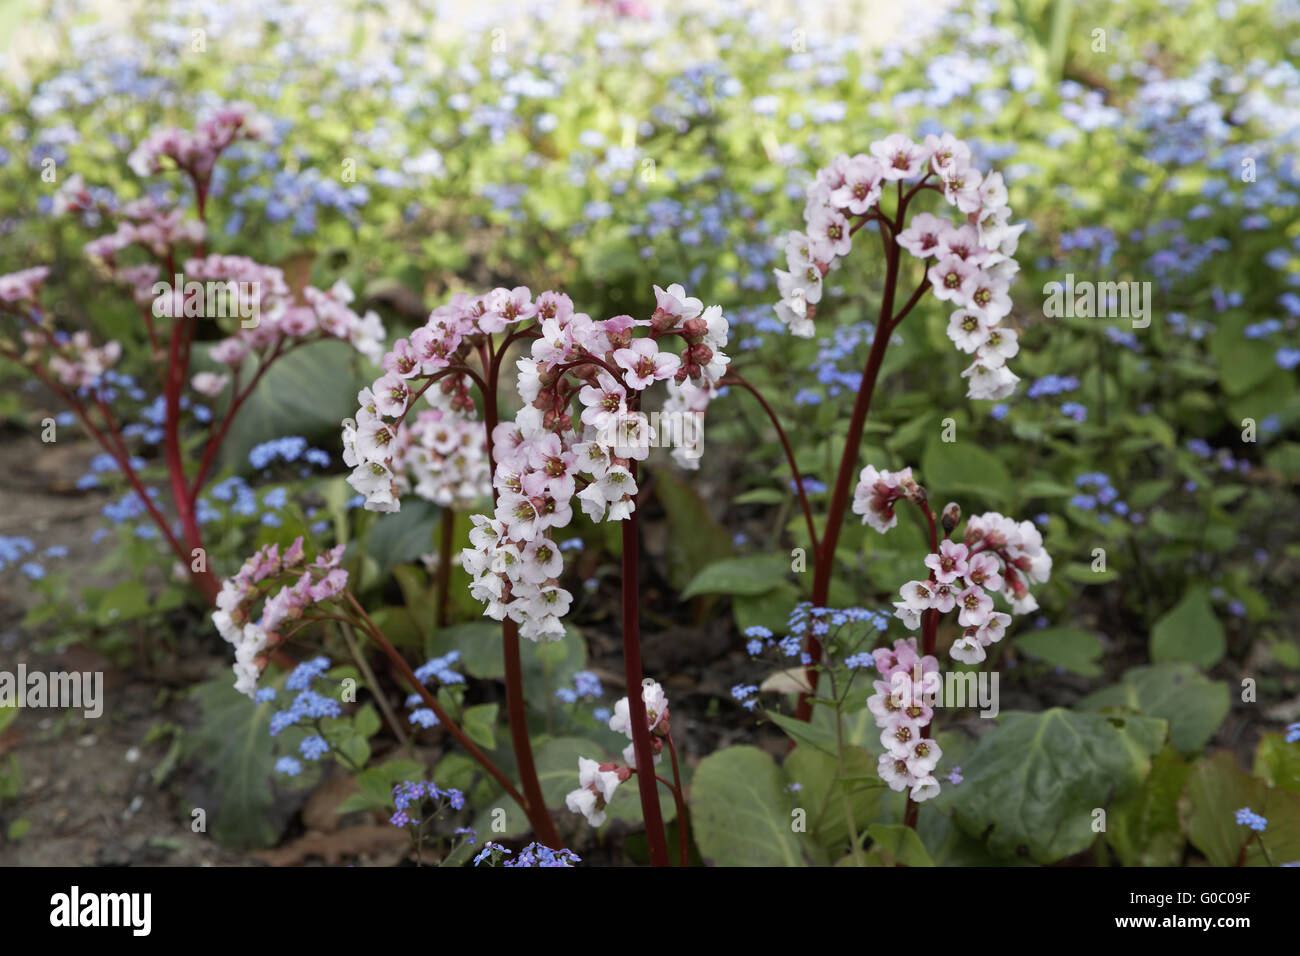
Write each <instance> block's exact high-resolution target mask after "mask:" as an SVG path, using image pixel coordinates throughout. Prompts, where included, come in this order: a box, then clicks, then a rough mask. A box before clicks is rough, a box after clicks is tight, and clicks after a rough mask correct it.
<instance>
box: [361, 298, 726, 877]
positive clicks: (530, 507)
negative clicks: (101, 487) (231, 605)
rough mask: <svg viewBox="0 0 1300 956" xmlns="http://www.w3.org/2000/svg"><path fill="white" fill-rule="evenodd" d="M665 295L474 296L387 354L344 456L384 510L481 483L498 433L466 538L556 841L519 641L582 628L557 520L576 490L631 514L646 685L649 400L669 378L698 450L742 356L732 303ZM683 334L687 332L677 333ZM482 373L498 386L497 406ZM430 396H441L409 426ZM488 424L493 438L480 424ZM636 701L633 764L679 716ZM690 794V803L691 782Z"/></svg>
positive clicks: (657, 833)
mask: <svg viewBox="0 0 1300 956" xmlns="http://www.w3.org/2000/svg"><path fill="white" fill-rule="evenodd" d="M655 297H656V305H655V308H654V310H653V312H652V313H651V314H650V316H649V317H648V318H645V319H635V318H633V317H632V316H629V315H621V316H615V317H613V318H610V319H603V320H598V319H593V318H591V317H590V316H588V315H586V314H583V313H580V312H577V311H575V309H574V305H573V302H572V301H571V300H570V299H569V297H568V296H566V295H564V294H562V293H558V292H543V293H542V294H540V295H539V296H537V297H536V298H535V299H534V298H533V296H532V294H531V292H530V291H529V290H528V289H527V288H523V287H518V288H514V289H504V288H502V289H496V290H494V291H493V292H491V293H489V294H487V295H485V296H478V297H475V296H468V295H458V296H456V297H454V298H453V299H452V301H451V302H450V303H448V304H447V305H445V306H441V307H439V308H437V309H435V310H434V311H433V313H432V314H431V315H430V317H429V321H428V323H427V324H426V325H425V326H423V327H422V328H420V329H417V330H416V331H415V332H413V333H412V334H411V335H410V337H409V338H403V339H400V340H398V342H397V343H396V344H395V345H394V347H393V349H392V351H390V352H389V353H388V354H386V355H385V356H384V357H383V359H382V362H381V364H382V366H383V368H384V369H386V370H387V371H386V374H384V375H383V376H381V377H380V378H379V379H377V380H376V381H375V382H374V384H373V385H372V386H371V387H369V388H366V389H363V390H362V392H361V393H360V395H359V396H358V401H359V404H360V408H359V409H358V411H357V415H356V418H355V419H349V420H348V421H347V422H345V423H344V428H343V445H344V460H345V462H346V463H347V464H348V465H349V467H351V468H353V471H352V474H351V475H349V477H348V481H349V483H350V484H351V485H352V486H353V488H355V489H356V490H357V491H358V492H359V493H360V494H362V495H363V496H364V498H365V507H366V508H367V509H369V510H373V511H383V512H392V511H397V510H398V509H399V508H400V500H401V496H402V495H403V494H404V493H406V492H407V491H414V492H415V493H416V494H418V495H421V496H423V497H427V498H430V499H431V500H434V501H437V502H439V503H440V504H443V505H444V506H449V505H452V504H463V503H464V502H465V501H466V500H470V499H472V498H473V497H474V496H475V493H476V491H477V490H478V488H479V480H480V477H481V475H482V470H481V468H480V452H479V450H478V449H482V448H484V447H486V443H488V442H490V451H489V452H488V454H487V461H488V463H489V465H490V468H491V479H492V480H491V493H492V498H493V502H494V508H493V512H492V514H491V515H487V514H476V515H474V516H473V517H472V521H473V525H474V529H473V531H472V532H471V533H470V544H471V545H472V547H470V548H467V549H465V550H464V552H463V555H462V563H463V565H464V567H465V568H466V570H467V571H469V572H470V574H471V577H472V581H471V585H470V591H471V594H472V595H473V596H474V597H475V598H476V599H477V600H479V601H481V602H482V603H483V604H484V605H485V609H484V614H485V615H486V616H488V617H491V618H493V619H495V620H498V621H501V622H502V634H503V645H504V653H505V661H506V668H505V670H506V673H505V679H506V695H507V708H508V712H509V723H510V729H511V737H512V742H513V744H514V750H515V757H516V762H517V765H518V770H519V773H520V776H521V778H522V782H523V790H524V801H523V804H524V808H525V811H526V812H527V813H528V815H529V819H530V821H531V822H532V823H533V825H534V827H535V829H536V831H537V833H538V834H539V835H540V836H542V837H543V839H544V840H545V841H546V842H548V843H553V845H556V846H558V843H554V841H555V840H556V839H557V837H556V835H555V831H554V825H553V823H552V822H551V821H550V819H549V817H548V816H547V814H546V809H545V805H544V802H543V799H542V795H541V789H540V785H539V783H538V781H537V775H536V771H535V769H534V765H533V756H532V751H531V748H530V744H529V739H528V730H527V726H526V723H525V713H524V702H523V687H522V678H521V667H520V656H519V639H520V637H523V638H526V639H529V640H532V641H550V640H557V639H559V638H561V637H563V636H564V625H563V618H564V616H565V614H566V613H567V612H568V610H569V606H570V604H571V602H572V600H573V597H572V595H571V594H570V592H568V591H567V590H566V589H564V588H563V587H561V586H560V583H559V577H560V575H561V573H562V571H563V567H564V562H563V557H562V551H561V548H560V545H559V543H557V542H556V541H555V539H554V538H553V536H552V532H553V531H554V530H555V529H558V528H564V527H566V526H568V525H569V524H570V522H571V521H572V520H573V518H574V513H575V498H576V499H577V506H578V507H579V508H580V510H581V511H582V513H583V514H585V515H586V516H587V517H588V518H590V519H591V520H592V521H596V522H600V521H622V522H623V523H624V524H623V560H624V576H623V582H624V583H623V647H624V660H625V667H626V676H627V682H628V686H629V687H640V686H641V685H642V680H643V677H642V673H641V653H640V642H639V632H638V618H637V613H638V605H639V595H638V590H637V574H636V567H637V553H638V547H639V544H638V538H637V518H636V510H637V494H638V486H637V465H638V462H641V461H644V460H645V458H646V457H647V456H648V455H649V452H650V448H651V447H652V445H653V444H654V443H655V442H656V440H657V438H658V436H657V435H656V430H655V429H654V428H653V427H652V425H651V420H650V418H649V417H648V416H647V415H646V413H645V412H644V411H643V410H642V404H643V398H644V395H645V393H646V391H647V390H648V389H650V388H651V386H653V385H654V384H655V383H657V382H664V383H665V388H666V390H667V397H666V400H665V402H664V410H665V415H664V417H662V418H661V419H660V420H661V421H678V420H681V419H686V420H689V421H690V422H691V423H692V424H691V426H690V427H689V428H688V427H685V426H683V427H682V428H681V432H680V433H679V434H680V435H682V436H683V437H684V433H685V432H686V431H688V430H689V431H690V432H691V434H692V436H694V437H693V438H691V437H687V438H685V440H684V441H682V442H680V443H679V445H678V447H677V449H676V452H677V453H678V456H679V460H681V461H683V462H685V463H687V464H693V463H694V459H695V458H697V457H698V450H699V441H698V434H699V428H698V420H699V417H700V416H702V415H703V413H704V410H705V409H706V408H707V405H708V402H709V401H710V399H711V398H712V397H713V395H714V394H716V391H717V385H718V382H719V381H720V380H721V379H722V377H723V375H724V374H725V373H726V370H727V366H728V363H729V359H728V358H727V356H726V354H725V353H724V352H723V348H724V347H725V346H726V344H727V333H728V323H727V320H726V318H725V317H724V316H723V314H722V309H721V307H719V306H712V307H710V308H708V309H705V308H704V305H703V303H701V302H700V301H699V300H698V299H694V298H692V297H690V296H689V295H687V293H686V291H685V290H684V289H683V288H682V287H681V286H679V285H670V286H669V287H668V288H667V289H666V290H665V289H661V288H659V287H658V286H656V287H655ZM640 330H644V334H639V332H640ZM674 338H675V339H678V340H680V345H679V347H678V346H675V347H673V348H671V349H665V348H662V347H661V342H666V341H669V340H672V339H674ZM525 342H526V343H529V354H528V355H527V357H522V358H518V359H517V360H516V361H515V366H516V375H515V380H516V389H517V392H518V396H519V399H520V402H521V407H520V410H519V411H518V413H517V414H516V416H515V418H514V420H513V421H506V422H502V421H500V414H499V411H498V395H497V392H498V386H499V382H500V377H501V372H502V370H503V368H504V367H505V363H506V362H507V361H508V360H509V357H510V355H512V354H513V352H512V347H513V346H516V343H525ZM471 385H472V386H476V387H477V389H478V392H479V395H480V398H481V399H482V402H483V410H482V418H481V419H480V418H478V407H477V403H476V402H475V400H474V398H473V395H472V394H471ZM421 398H424V399H425V401H426V403H427V404H429V405H430V406H431V407H430V408H429V409H427V410H423V411H420V412H418V413H417V415H416V420H415V422H414V424H411V425H408V424H407V418H408V416H409V414H410V412H411V409H412V408H413V407H414V405H415V404H416V402H417V401H418V400H419V399H421ZM475 423H477V425H478V426H479V427H481V429H482V432H481V434H482V439H481V441H482V443H480V440H476V439H474V438H472V437H471V436H472V434H473V431H474V428H475ZM448 525H449V523H448V522H446V521H445V522H444V527H447V526H448ZM445 540H446V539H445ZM449 566H450V555H448V554H446V553H444V554H443V555H442V560H441V563H440V568H442V569H445V568H447V567H449ZM443 573H444V577H443V581H444V582H445V571H444V572H443ZM656 686H657V685H656ZM629 700H630V703H629V704H628V705H626V707H627V711H628V717H627V721H626V726H625V728H624V729H626V731H627V732H628V734H629V736H630V737H631V739H632V748H631V751H630V752H629V756H628V763H629V764H633V765H635V766H640V767H651V766H653V763H654V759H653V758H654V757H655V755H657V753H658V751H659V749H660V748H661V747H662V743H660V744H659V745H658V746H656V745H655V743H654V742H653V741H652V739H651V738H652V735H653V732H654V731H655V730H656V728H658V729H660V730H663V731H665V732H666V727H667V723H666V719H664V720H663V722H662V724H661V723H659V718H666V714H665V713H664V712H663V710H660V711H659V712H658V715H657V717H656V720H655V721H653V722H647V708H646V703H645V701H644V699H643V698H642V697H641V696H638V695H635V694H633V695H631V696H630V698H629ZM627 772H629V771H626V770H625V771H624V773H625V776H624V779H626V773H627ZM602 779H606V778H602ZM639 784H640V788H641V800H642V809H643V812H644V814H645V819H646V826H647V831H648V833H649V844H650V852H651V857H652V859H653V860H654V861H655V862H656V863H666V862H667V848H666V839H665V836H664V830H663V823H662V817H661V814H660V811H659V803H658V796H657V793H656V791H655V786H656V783H655V780H654V778H653V777H652V776H651V775H649V774H645V775H642V776H641V777H640V779H639ZM607 789H608V787H607ZM609 792H611V793H612V790H609ZM674 794H675V797H676V799H677V800H678V802H679V803H680V802H681V800H682V794H681V788H680V781H678V782H677V783H676V784H675V785H674ZM589 809H590V808H589Z"/></svg>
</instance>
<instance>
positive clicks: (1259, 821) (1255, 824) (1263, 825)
mask: <svg viewBox="0 0 1300 956" xmlns="http://www.w3.org/2000/svg"><path fill="white" fill-rule="evenodd" d="M1237 823H1238V824H1240V825H1241V826H1243V827H1250V828H1251V829H1252V830H1254V831H1255V832H1256V833H1263V832H1264V831H1265V830H1266V829H1267V828H1268V821H1267V820H1265V819H1264V818H1263V817H1261V816H1260V815H1259V814H1258V813H1256V812H1255V811H1253V810H1251V809H1250V807H1242V808H1241V809H1240V810H1238V811H1237Z"/></svg>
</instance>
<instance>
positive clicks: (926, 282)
mask: <svg viewBox="0 0 1300 956" xmlns="http://www.w3.org/2000/svg"><path fill="white" fill-rule="evenodd" d="M923 265H924V269H923V270H922V272H921V282H920V284H919V285H918V286H917V287H916V291H914V292H913V293H912V295H911V298H909V299H908V300H907V302H906V303H905V304H904V305H903V307H902V308H901V309H899V311H898V315H896V316H894V317H893V319H891V320H890V322H889V331H890V332H893V331H894V329H896V328H898V324H899V323H900V322H902V321H903V320H904V319H905V318H907V313H909V312H911V311H912V309H913V308H915V307H916V303H918V302H920V301H921V297H922V296H923V295H925V293H926V290H928V289H929V288H930V279H929V269H930V260H929V259H926V260H925V262H924V263H923Z"/></svg>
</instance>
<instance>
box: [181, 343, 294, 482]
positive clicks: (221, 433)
mask: <svg viewBox="0 0 1300 956" xmlns="http://www.w3.org/2000/svg"><path fill="white" fill-rule="evenodd" d="M281 345H282V343H280V344H277V345H276V346H275V348H273V349H272V350H271V354H270V355H268V356H267V357H266V358H265V359H264V360H263V361H261V362H260V363H258V367H257V371H256V372H255V373H253V378H252V380H251V381H249V383H248V384H247V385H246V386H244V388H243V389H242V390H241V391H238V392H232V393H231V396H230V407H229V408H227V409H226V414H225V415H223V416H222V419H221V424H220V425H219V426H217V428H216V429H215V430H214V431H212V433H211V437H210V438H209V439H208V441H207V443H206V444H205V446H204V448H203V458H202V459H201V460H200V461H199V467H198V470H197V471H195V472H194V480H193V481H192V482H191V483H190V499H191V500H194V499H196V498H198V496H199V492H200V491H202V490H203V483H204V482H205V481H207V478H208V472H209V471H211V470H212V465H213V463H214V462H215V461H216V457H217V452H218V451H220V450H221V443H222V442H223V441H225V439H226V433H227V432H229V431H230V426H231V425H232V424H233V423H234V421H235V416H236V415H238V414H239V410H240V408H242V407H243V404H244V402H246V401H247V400H248V398H249V396H250V395H252V394H253V390H254V389H256V388H257V383H258V382H260V381H261V380H262V376H263V375H265V374H266V370H267V369H269V368H270V367H271V363H272V362H274V361H275V360H276V359H278V358H280V356H282V355H285V354H287V353H288V352H289V351H291V350H292V348H293V347H292V346H290V348H288V349H284V348H282V347H281Z"/></svg>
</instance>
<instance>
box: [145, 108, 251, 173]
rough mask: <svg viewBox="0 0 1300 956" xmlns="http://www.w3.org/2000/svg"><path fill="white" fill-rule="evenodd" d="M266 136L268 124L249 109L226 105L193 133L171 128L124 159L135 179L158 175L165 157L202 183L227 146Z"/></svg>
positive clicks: (149, 140)
mask: <svg viewBox="0 0 1300 956" xmlns="http://www.w3.org/2000/svg"><path fill="white" fill-rule="evenodd" d="M270 133H271V124H270V121H269V120H267V119H266V118H265V117H262V116H259V115H258V114H257V113H256V112H254V110H253V107H252V106H250V105H249V104H247V103H230V104H227V105H224V106H222V107H220V108H219V109H217V110H215V111H214V112H213V113H212V114H211V115H210V116H209V117H207V118H206V119H204V120H202V121H200V122H199V124H198V126H197V127H196V128H195V129H194V131H193V132H191V131H189V130H183V129H179V128H177V127H174V126H172V127H167V128H166V129H160V130H157V131H155V132H153V133H151V134H149V136H148V137H147V138H146V139H145V140H144V142H142V143H140V145H139V146H137V147H136V148H135V150H134V151H133V152H132V153H131V155H130V156H129V157H127V165H129V166H130V167H131V169H132V170H134V171H135V174H136V175H137V176H149V175H151V174H153V173H156V172H158V171H160V170H161V169H162V168H163V164H162V159H163V157H168V158H170V159H172V160H173V161H174V162H175V163H176V165H177V166H178V167H179V168H181V169H183V170H185V171H186V172H187V173H189V174H190V175H191V176H193V177H194V178H195V179H196V180H198V181H200V182H206V181H207V180H208V178H209V177H210V176H211V175H212V167H213V166H214V165H216V161H217V157H218V156H219V155H220V154H221V151H222V150H224V149H225V148H226V147H227V146H229V145H230V144H231V143H233V142H235V141H236V140H240V139H253V140H256V139H266V138H267V137H268V136H269V135H270Z"/></svg>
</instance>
